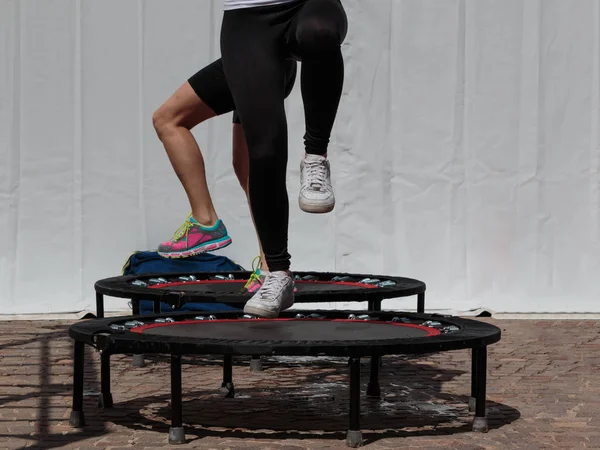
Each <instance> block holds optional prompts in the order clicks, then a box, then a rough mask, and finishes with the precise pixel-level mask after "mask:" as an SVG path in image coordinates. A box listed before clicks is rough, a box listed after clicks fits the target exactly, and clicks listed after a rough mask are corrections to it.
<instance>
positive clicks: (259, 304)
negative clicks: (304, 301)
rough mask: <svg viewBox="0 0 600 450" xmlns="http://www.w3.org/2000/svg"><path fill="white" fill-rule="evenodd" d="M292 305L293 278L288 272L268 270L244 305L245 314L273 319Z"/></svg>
mask: <svg viewBox="0 0 600 450" xmlns="http://www.w3.org/2000/svg"><path fill="white" fill-rule="evenodd" d="M292 306H294V279H293V278H292V276H291V275H290V273H289V272H284V271H277V272H269V274H268V275H267V276H266V277H265V280H264V281H263V283H262V286H261V287H260V289H259V290H258V291H256V294H254V295H253V296H252V298H251V299H250V300H248V302H247V303H246V306H244V312H245V313H246V314H252V315H253V316H259V317H263V318H265V319H274V318H275V317H277V316H279V313H280V312H281V311H284V310H286V309H288V308H291V307H292Z"/></svg>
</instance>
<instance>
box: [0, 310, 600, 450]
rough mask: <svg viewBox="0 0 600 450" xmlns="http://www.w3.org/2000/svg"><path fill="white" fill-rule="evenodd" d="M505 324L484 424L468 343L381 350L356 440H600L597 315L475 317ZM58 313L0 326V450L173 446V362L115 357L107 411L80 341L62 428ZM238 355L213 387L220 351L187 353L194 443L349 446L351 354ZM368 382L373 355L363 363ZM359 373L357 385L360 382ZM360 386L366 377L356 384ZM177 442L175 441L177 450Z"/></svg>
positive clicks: (64, 377) (63, 370)
mask: <svg viewBox="0 0 600 450" xmlns="http://www.w3.org/2000/svg"><path fill="white" fill-rule="evenodd" d="M481 320H487V321H490V322H492V323H495V324H496V325H498V326H499V327H501V328H502V330H503V339H502V341H500V342H499V343H498V344H495V345H493V346H492V347H490V351H489V364H488V366H489V371H488V417H489V423H490V432H489V433H487V434H475V433H472V432H470V424H471V420H472V416H471V415H470V414H469V413H468V411H467V408H466V401H467V399H468V395H469V389H470V374H469V369H470V362H469V361H470V359H469V352H468V351H455V352H449V353H441V354H436V355H432V356H426V357H418V358H403V357H387V358H385V360H384V366H383V368H382V373H381V385H382V390H383V393H384V396H383V398H382V399H381V400H380V401H373V400H370V401H369V400H366V399H364V397H363V417H362V426H363V432H364V438H365V441H366V442H365V448H368V449H373V450H376V449H398V448H448V449H450V448H451V449H492V448H494V449H495V448H498V449H511V448H528V449H529V448H531V449H534V448H535V449H537V448H552V449H555V448H565V449H567V448H568V449H573V448H600V338H599V335H600V322H599V321H516V320H503V321H498V320H492V319H481ZM67 327H68V323H66V322H13V323H8V322H3V323H0V449H4V448H9V449H13V448H25V447H31V448H68V449H88V448H95V449H97V448H103V449H121V448H136V449H149V448H173V446H169V445H167V443H166V433H167V431H168V423H169V417H170V412H169V402H168V400H169V366H168V362H167V360H166V359H164V358H155V359H152V360H148V364H147V365H146V367H144V368H132V367H131V364H130V361H131V360H130V358H129V357H127V356H114V357H113V365H112V366H113V379H112V386H113V395H114V400H115V408H113V409H106V410H101V409H98V408H97V396H96V393H97V391H98V389H99V386H98V379H99V378H98V377H99V376H98V368H99V364H98V355H97V354H96V353H95V352H94V351H93V350H92V349H89V351H88V352H87V358H88V364H87V368H86V384H85V389H86V391H88V393H87V396H86V397H85V405H84V408H85V415H86V420H87V422H88V426H87V428H86V429H85V430H83V431H82V430H74V429H71V428H70V427H69V424H68V418H69V413H70V405H71V370H72V366H71V364H72V361H71V349H72V343H71V341H70V339H69V337H68V336H67V332H66V330H67ZM264 365H265V370H264V371H263V372H262V373H258V374H254V373H250V372H249V370H248V360H247V359H245V358H243V359H239V360H237V361H236V363H235V366H234V381H235V383H236V388H237V391H238V396H237V397H236V398H234V399H222V398H220V396H219V394H218V392H217V390H216V388H217V387H218V386H219V385H220V379H221V366H220V361H218V360H216V359H186V360H185V361H184V366H183V383H184V390H185V391H186V396H185V399H184V401H185V403H184V420H185V423H186V431H187V438H188V441H189V443H187V444H185V445H182V446H179V447H178V448H181V449H185V448H202V449H238V448H240V449H277V450H284V449H285V450H292V449H294V450H296V449H305V448H306V449H321V448H328V449H345V448H346V447H345V444H344V438H345V430H346V424H347V415H346V414H347V404H348V396H347V385H346V380H347V365H346V361H345V360H340V359H328V360H322V359H302V360H298V359H295V358H285V359H284V358H280V359H269V360H266V361H265V363H264ZM363 374H364V376H363V382H364V383H366V381H367V379H368V361H365V364H364V366H363ZM364 383H363V384H364ZM363 389H364V386H363ZM176 448H177V447H176Z"/></svg>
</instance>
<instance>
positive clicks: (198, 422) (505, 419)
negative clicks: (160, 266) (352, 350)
mask: <svg viewBox="0 0 600 450" xmlns="http://www.w3.org/2000/svg"><path fill="white" fill-rule="evenodd" d="M185 362H186V363H187V364H188V365H195V364H208V365H213V364H214V365H217V364H219V365H220V364H221V363H220V361H219V360H218V359H210V358H209V359H202V360H200V361H199V360H194V359H188V360H186V361H185ZM150 364H152V363H150ZM263 365H264V367H265V371H264V372H263V373H262V376H264V380H263V382H261V381H258V382H256V383H254V385H255V386H254V387H251V388H247V389H239V390H238V391H237V393H236V397H235V398H223V395H222V394H220V393H218V392H217V389H216V388H217V387H218V386H215V389H212V388H211V389H192V390H190V386H189V385H188V386H186V381H185V378H184V392H185V394H184V405H183V418H184V423H185V424H186V425H185V426H186V434H187V435H188V436H194V437H195V438H196V439H198V438H202V437H204V436H218V437H221V438H227V437H229V438H240V439H241V438H253V439H273V440H279V439H290V438H292V439H314V438H319V439H335V440H340V439H341V440H343V439H344V438H345V433H346V430H347V427H348V410H349V396H348V384H347V383H348V378H347V373H348V367H347V364H345V360H344V359H341V358H328V359H324V358H322V359H321V358H315V359H311V360H310V361H304V360H302V359H298V358H296V359H295V360H294V359H293V358H285V359H284V358H278V359H265V360H264V363H263ZM294 368H296V369H298V368H302V369H304V370H303V371H302V372H301V375H300V376H299V377H298V378H297V379H295V380H294V379H291V380H290V376H289V375H288V376H287V377H285V380H283V381H281V380H280V379H278V378H277V375H276V374H275V375H274V374H273V372H276V371H277V369H294ZM311 368H312V369H314V370H313V371H311V370H310V369H311ZM161 369H163V370H165V372H167V371H168V367H165V366H162V367H161ZM187 369H188V370H190V369H191V368H190V367H187ZM307 369H308V370H307ZM317 369H318V370H317ZM243 370H244V368H243V367H241V368H240V367H236V369H235V370H234V381H235V375H236V373H237V374H238V375H239V371H243ZM185 371H186V367H185V366H184V373H185ZM311 372H312V373H311ZM361 372H362V373H361V391H362V398H361V428H362V430H363V436H364V437H365V441H366V442H367V443H368V442H375V441H377V440H379V439H383V438H387V437H412V436H435V435H450V434H457V433H466V432H470V431H471V424H472V420H473V415H472V414H470V413H469V412H468V408H467V404H468V396H466V395H457V394H453V393H451V392H446V391H445V390H444V389H443V385H444V384H446V383H449V382H452V381H453V380H455V379H456V378H457V377H459V376H462V375H464V374H466V373H467V372H465V371H463V370H453V369H443V368H439V367H437V366H435V365H432V364H431V363H426V362H424V361H423V359H422V358H421V360H420V361H419V359H418V358H407V357H386V358H385V359H384V364H383V367H382V369H381V375H380V379H381V389H382V398H380V399H372V398H368V397H367V396H366V395H365V392H366V384H367V382H368V378H369V363H368V358H367V359H365V362H364V363H363V365H362V370H361ZM258 376H259V377H260V376H261V375H258ZM261 383H264V387H257V386H256V385H259V386H260V384H261ZM290 383H291V384H296V386H286V384H287V385H289V384H290ZM188 384H189V383H188ZM456 384H457V383H455V385H456ZM459 385H460V384H459ZM115 400H116V401H117V403H116V404H115V408H114V409H106V410H102V411H98V414H99V415H100V416H101V417H102V419H103V420H106V421H111V422H112V421H114V422H115V423H118V424H119V425H122V426H126V427H129V428H131V429H136V430H142V429H143V430H152V431H156V432H160V433H168V429H169V423H170V417H171V410H170V406H169V403H170V397H169V395H158V396H148V397H143V398H137V399H132V400H129V401H123V402H119V401H118V399H115ZM487 411H488V421H489V427H490V429H496V428H500V427H502V426H504V425H506V424H509V423H511V422H514V421H515V420H517V419H518V418H519V417H520V414H519V412H518V411H517V410H516V409H514V408H512V407H510V406H507V405H504V404H500V403H495V402H490V401H488V403H487ZM267 430H268V431H267Z"/></svg>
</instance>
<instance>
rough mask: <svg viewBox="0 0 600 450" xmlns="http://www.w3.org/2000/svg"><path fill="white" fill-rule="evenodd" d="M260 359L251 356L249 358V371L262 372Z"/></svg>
mask: <svg viewBox="0 0 600 450" xmlns="http://www.w3.org/2000/svg"><path fill="white" fill-rule="evenodd" d="M262 370H263V367H262V360H261V359H260V358H256V359H254V358H252V359H251V360H250V372H262Z"/></svg>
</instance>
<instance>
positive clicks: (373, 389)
mask: <svg viewBox="0 0 600 450" xmlns="http://www.w3.org/2000/svg"><path fill="white" fill-rule="evenodd" d="M367 397H371V398H381V389H380V388H379V383H369V385H368V386H367Z"/></svg>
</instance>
